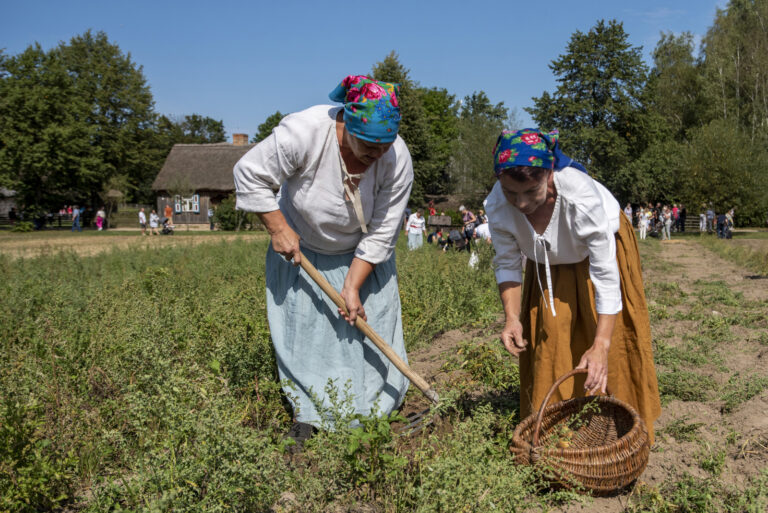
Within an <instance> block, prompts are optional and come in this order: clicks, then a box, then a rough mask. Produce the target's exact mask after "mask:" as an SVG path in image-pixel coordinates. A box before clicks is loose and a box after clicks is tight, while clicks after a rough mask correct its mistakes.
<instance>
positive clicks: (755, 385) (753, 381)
mask: <svg viewBox="0 0 768 513" xmlns="http://www.w3.org/2000/svg"><path fill="white" fill-rule="evenodd" d="M724 388H725V390H724V393H723V395H722V396H721V399H722V401H723V405H722V406H721V407H720V411H721V412H722V413H730V412H732V411H733V410H735V409H736V408H737V407H738V406H739V405H740V404H743V403H745V402H747V401H749V400H750V399H752V398H753V397H755V396H756V395H758V394H760V393H761V392H762V391H763V390H765V389H766V388H768V377H763V376H758V375H755V374H753V375H750V376H740V375H738V374H736V375H734V376H731V378H730V379H729V380H728V383H727V384H726V385H725V387H724Z"/></svg>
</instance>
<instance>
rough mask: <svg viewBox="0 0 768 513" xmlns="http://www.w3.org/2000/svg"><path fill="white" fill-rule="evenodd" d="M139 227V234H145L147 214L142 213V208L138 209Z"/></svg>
mask: <svg viewBox="0 0 768 513" xmlns="http://www.w3.org/2000/svg"><path fill="white" fill-rule="evenodd" d="M139 226H141V234H142V235H146V234H147V214H145V213H144V207H141V208H140V209H139Z"/></svg>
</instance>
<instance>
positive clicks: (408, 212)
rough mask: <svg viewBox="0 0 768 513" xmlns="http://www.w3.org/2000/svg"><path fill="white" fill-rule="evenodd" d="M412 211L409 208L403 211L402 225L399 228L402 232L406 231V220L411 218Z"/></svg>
mask: <svg viewBox="0 0 768 513" xmlns="http://www.w3.org/2000/svg"><path fill="white" fill-rule="evenodd" d="M412 213H413V211H412V210H411V207H409V206H407V205H406V207H405V209H404V210H403V225H402V227H401V229H402V230H405V231H406V232H407V231H408V219H410V218H411V214H412Z"/></svg>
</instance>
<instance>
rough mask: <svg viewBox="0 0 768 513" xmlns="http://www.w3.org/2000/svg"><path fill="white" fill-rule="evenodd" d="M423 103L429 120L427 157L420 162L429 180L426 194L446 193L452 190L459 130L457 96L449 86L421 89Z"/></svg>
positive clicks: (426, 185)
mask: <svg viewBox="0 0 768 513" xmlns="http://www.w3.org/2000/svg"><path fill="white" fill-rule="evenodd" d="M421 97H422V105H423V107H424V115H425V117H426V123H427V149H426V154H427V157H426V158H424V159H422V161H421V163H420V165H421V166H422V168H423V170H424V172H423V176H424V177H425V180H428V181H426V182H425V183H424V184H423V188H424V192H426V193H427V194H447V193H450V192H451V191H452V186H453V184H452V182H451V176H450V164H451V156H452V155H453V145H454V142H455V141H456V138H457V137H458V134H459V125H458V110H459V104H458V102H456V97H455V96H454V95H452V94H450V93H448V91H447V90H446V89H442V88H436V87H435V88H432V89H421Z"/></svg>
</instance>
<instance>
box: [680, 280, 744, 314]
mask: <svg viewBox="0 0 768 513" xmlns="http://www.w3.org/2000/svg"><path fill="white" fill-rule="evenodd" d="M693 284H694V285H695V286H696V287H697V291H696V296H698V298H699V302H701V303H702V304H704V305H707V306H712V307H717V306H721V307H722V306H740V305H741V303H742V301H743V300H744V295H743V294H742V293H741V292H734V291H733V290H732V289H731V287H729V286H728V284H727V283H725V282H724V281H706V280H696V281H695V282H694V283H693Z"/></svg>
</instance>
